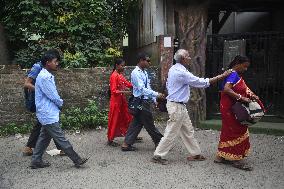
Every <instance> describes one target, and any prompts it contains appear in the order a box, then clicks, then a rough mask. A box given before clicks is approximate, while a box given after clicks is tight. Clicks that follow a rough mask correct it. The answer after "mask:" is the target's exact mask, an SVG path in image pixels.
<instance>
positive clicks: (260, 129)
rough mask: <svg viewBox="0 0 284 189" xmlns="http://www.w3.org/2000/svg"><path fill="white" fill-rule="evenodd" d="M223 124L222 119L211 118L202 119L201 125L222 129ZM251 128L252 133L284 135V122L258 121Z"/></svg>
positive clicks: (204, 127) (207, 127)
mask: <svg viewBox="0 0 284 189" xmlns="http://www.w3.org/2000/svg"><path fill="white" fill-rule="evenodd" d="M221 125H222V122H221V120H220V119H211V120H206V121H202V122H201V123H200V125H199V127H200V128H203V129H214V130H220V128H221ZM249 130H250V132H252V133H262V134H269V135H280V136H284V123H273V122H258V123H256V124H254V125H252V126H250V128H249Z"/></svg>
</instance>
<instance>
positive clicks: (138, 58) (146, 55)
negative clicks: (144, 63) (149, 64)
mask: <svg viewBox="0 0 284 189" xmlns="http://www.w3.org/2000/svg"><path fill="white" fill-rule="evenodd" d="M147 58H150V56H149V55H148V54H147V53H144V52H140V53H138V55H137V60H138V62H139V61H140V60H146V59H147Z"/></svg>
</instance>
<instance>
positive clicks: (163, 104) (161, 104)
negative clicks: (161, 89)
mask: <svg viewBox="0 0 284 189" xmlns="http://www.w3.org/2000/svg"><path fill="white" fill-rule="evenodd" d="M157 107H158V109H159V110H160V112H168V110H167V99H157Z"/></svg>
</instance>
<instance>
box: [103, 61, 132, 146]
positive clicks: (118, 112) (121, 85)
mask: <svg viewBox="0 0 284 189" xmlns="http://www.w3.org/2000/svg"><path fill="white" fill-rule="evenodd" d="M124 66H125V62H124V60H123V59H120V58H119V59H117V60H116V61H115V64H114V69H113V72H112V74H111V76H110V105H109V114H108V133H107V137H108V145H110V146H118V145H119V144H117V143H116V142H114V141H113V140H114V138H115V137H122V136H125V134H126V131H127V129H128V125H129V123H130V122H131V120H132V115H131V114H130V113H129V112H128V105H127V101H126V98H125V94H128V93H129V94H130V93H131V91H129V90H128V91H127V89H131V88H132V84H131V83H130V82H129V81H127V80H126V79H125V78H124V76H123V75H122V73H123V71H124Z"/></svg>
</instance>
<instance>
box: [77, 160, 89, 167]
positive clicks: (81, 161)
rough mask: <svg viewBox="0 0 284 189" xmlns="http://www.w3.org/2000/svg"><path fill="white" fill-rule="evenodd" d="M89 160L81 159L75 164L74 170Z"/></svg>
mask: <svg viewBox="0 0 284 189" xmlns="http://www.w3.org/2000/svg"><path fill="white" fill-rule="evenodd" d="M88 160H89V158H82V159H81V160H80V161H79V162H77V163H75V167H76V168H80V167H81V166H82V165H84V164H85V163H86V162H87V161H88Z"/></svg>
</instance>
